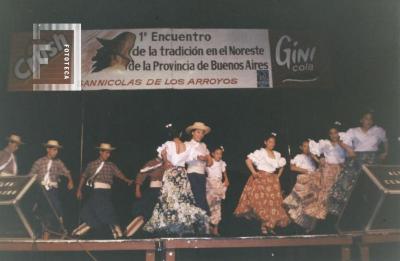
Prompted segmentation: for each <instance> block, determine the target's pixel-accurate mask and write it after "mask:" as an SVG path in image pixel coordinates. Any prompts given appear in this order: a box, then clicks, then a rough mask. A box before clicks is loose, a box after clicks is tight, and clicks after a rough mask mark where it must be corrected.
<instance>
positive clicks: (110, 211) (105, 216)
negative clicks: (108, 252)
mask: <svg viewBox="0 0 400 261" xmlns="http://www.w3.org/2000/svg"><path fill="white" fill-rule="evenodd" d="M81 219H82V221H83V222H85V223H86V224H88V225H89V226H90V227H92V228H96V227H100V226H103V225H117V224H118V221H117V215H116V213H115V209H114V206H113V204H112V201H111V189H94V190H93V191H92V192H91V194H90V196H89V199H88V200H87V202H85V204H84V206H83V208H82V211H81Z"/></svg>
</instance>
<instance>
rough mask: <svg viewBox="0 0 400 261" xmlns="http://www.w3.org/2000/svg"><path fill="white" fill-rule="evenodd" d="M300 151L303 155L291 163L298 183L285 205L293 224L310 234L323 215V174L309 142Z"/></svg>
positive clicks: (297, 156) (304, 143)
mask: <svg viewBox="0 0 400 261" xmlns="http://www.w3.org/2000/svg"><path fill="white" fill-rule="evenodd" d="M300 150H301V151H302V152H303V153H302V154H298V155H296V157H294V159H292V160H291V162H290V169H291V171H293V172H297V173H298V175H297V181H296V184H295V185H294V187H293V190H292V192H291V193H290V194H289V196H287V197H286V198H285V200H284V201H283V203H284V205H285V207H286V209H287V210H288V214H289V216H290V218H291V219H292V220H293V222H294V223H296V224H298V225H299V226H301V227H302V228H304V229H305V230H306V231H307V232H310V231H311V230H313V229H314V227H315V224H316V223H317V219H318V218H319V217H320V215H321V213H320V212H321V209H320V208H319V205H320V204H319V202H318V201H319V194H320V191H321V174H320V172H318V171H317V166H316V163H315V160H314V158H313V156H312V154H311V153H310V148H309V141H308V140H305V141H303V142H302V144H301V145H300Z"/></svg>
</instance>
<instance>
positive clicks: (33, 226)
mask: <svg viewBox="0 0 400 261" xmlns="http://www.w3.org/2000/svg"><path fill="white" fill-rule="evenodd" d="M44 230H47V231H49V232H50V233H52V232H53V233H55V234H60V235H62V234H64V233H65V229H64V227H63V225H62V223H61V222H60V218H59V217H58V216H57V214H56V211H55V210H54V208H53V206H52V205H51V203H50V201H49V199H48V198H47V196H46V192H45V191H44V190H43V188H42V186H41V185H40V184H38V183H37V182H36V176H10V177H0V238H7V239H22V238H31V239H36V238H37V237H40V236H41V235H42V233H43V231H44Z"/></svg>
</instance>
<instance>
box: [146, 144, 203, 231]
mask: <svg viewBox="0 0 400 261" xmlns="http://www.w3.org/2000/svg"><path fill="white" fill-rule="evenodd" d="M164 148H166V150H167V153H169V154H173V153H176V152H175V148H174V147H173V146H172V144H171V143H170V144H168V145H167V146H165V147H164ZM189 150H190V148H187V150H186V152H187V153H186V152H185V153H180V154H175V156H174V157H169V160H170V161H171V163H172V164H173V165H182V162H183V163H184V161H185V160H186V159H188V158H189V157H190V151H189ZM186 157H187V158H186ZM174 161H175V162H174ZM178 162H179V164H178ZM174 163H175V164H174ZM160 193H161V195H160V197H159V198H158V203H157V204H156V206H155V208H154V210H153V215H152V216H151V218H150V220H149V221H148V222H147V223H146V224H145V226H144V227H143V230H145V231H147V232H150V233H157V234H160V235H173V236H175V235H178V236H189V235H203V234H208V232H209V222H210V218H209V217H208V216H207V213H206V212H205V211H204V210H202V209H201V208H198V207H196V205H195V199H194V196H193V193H192V189H191V187H190V182H189V179H188V176H187V172H186V170H185V168H184V167H183V166H174V167H172V168H169V169H167V170H165V172H164V175H163V185H162V188H161V192H160Z"/></svg>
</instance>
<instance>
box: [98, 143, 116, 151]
mask: <svg viewBox="0 0 400 261" xmlns="http://www.w3.org/2000/svg"><path fill="white" fill-rule="evenodd" d="M96 149H98V150H109V151H111V150H115V148H114V147H112V146H111V144H109V143H100V146H98V147H96Z"/></svg>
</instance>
